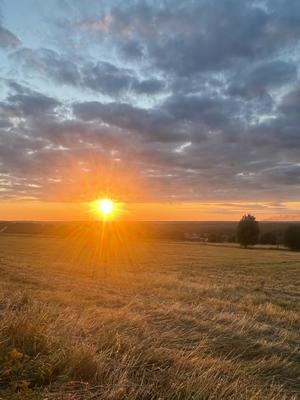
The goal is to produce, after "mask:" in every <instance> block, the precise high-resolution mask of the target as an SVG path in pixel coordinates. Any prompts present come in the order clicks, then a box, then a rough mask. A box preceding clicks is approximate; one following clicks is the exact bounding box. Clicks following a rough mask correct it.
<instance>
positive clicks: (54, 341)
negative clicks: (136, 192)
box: [0, 234, 300, 400]
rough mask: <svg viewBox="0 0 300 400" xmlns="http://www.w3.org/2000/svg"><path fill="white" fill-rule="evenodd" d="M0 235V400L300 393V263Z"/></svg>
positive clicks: (203, 250)
mask: <svg viewBox="0 0 300 400" xmlns="http://www.w3.org/2000/svg"><path fill="white" fill-rule="evenodd" d="M87 247H88V246H86V245H82V243H81V245H79V242H78V241H77V240H76V239H74V238H64V239H63V238H58V237H46V236H44V237H42V236H30V235H5V234H2V235H0V276H1V279H0V399H11V400H16V399H18V400H29V399H30V400H35V399H44V400H46V399H47V400H54V399H55V400H56V399H61V400H79V399H86V400H89V399H111V400H122V399H124V400H125V399H126V400H138V399H147V400H154V399H157V400H158V399H160V400H165V399H166V400H181V399H182V400H188V399H189V400H192V399H194V400H213V399H216V400H220V399H225V400H229V399H231V400H235V399H249V400H250V399H251V400H254V399H255V400H258V399H264V400H284V399H298V398H300V397H299V393H300V352H299V346H300V257H299V253H298V254H297V253H293V252H289V251H283V250H280V251H279V250H265V249H249V250H244V249H240V248H236V247H230V246H227V247H225V246H224V247H221V246H213V245H205V244H199V243H190V242H186V243H184V242H171V241H145V242H144V243H140V244H139V245H137V244H136V243H129V242H127V243H126V246H124V248H123V249H122V250H120V251H118V250H116V249H115V250H114V251H111V252H105V248H104V250H103V248H102V249H100V250H99V249H97V247H95V248H94V250H93V251H92V250H91V251H90V252H88V251H87V250H86V249H87Z"/></svg>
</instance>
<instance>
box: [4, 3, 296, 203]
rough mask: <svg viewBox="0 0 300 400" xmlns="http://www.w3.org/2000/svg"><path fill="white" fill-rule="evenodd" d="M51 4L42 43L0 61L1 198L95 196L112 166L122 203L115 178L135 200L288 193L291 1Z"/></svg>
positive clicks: (292, 166)
mask: <svg viewBox="0 0 300 400" xmlns="http://www.w3.org/2000/svg"><path fill="white" fill-rule="evenodd" d="M68 4H69V5H68ZM59 10H60V9H59V8H58V9H57V10H56V11H57V13H58V14H59ZM61 12H62V14H61V18H60V19H59V20H54V19H53V16H49V20H48V25H47V27H48V30H47V33H46V34H45V37H46V39H45V38H43V37H41V38H39V40H38V41H37V40H36V41H34V40H33V39H32V42H31V47H30V46H29V44H30V40H28V43H26V44H27V45H28V47H19V48H17V49H15V51H14V52H13V53H11V52H10V53H9V55H8V56H7V59H6V63H7V65H8V68H7V70H6V75H5V76H3V82H4V83H5V82H6V83H5V84H6V87H5V90H3V94H2V97H1V100H0V162H1V164H0V166H1V171H3V173H5V174H7V177H6V178H5V179H6V180H7V179H8V180H9V181H10V182H11V186H10V189H9V192H6V193H7V195H8V193H10V194H9V195H11V196H12V195H14V196H21V195H25V194H26V195H28V196H34V197H36V198H51V199H55V196H56V195H55V193H57V196H58V194H59V196H63V193H66V192H69V197H70V198H71V197H72V196H73V198H76V199H80V198H82V196H83V197H84V195H85V193H80V191H82V187H83V183H82V182H89V184H90V185H91V187H94V188H95V187H96V188H97V190H99V191H101V190H102V189H103V187H104V186H105V184H106V183H105V182H107V181H108V180H109V173H108V172H109V171H111V170H114V171H115V170H116V171H118V172H117V175H118V179H117V177H114V179H116V180H117V182H118V186H120V187H121V186H122V187H124V191H123V194H122V195H123V196H124V199H126V186H128V185H129V184H128V180H129V179H126V175H127V176H130V179H131V181H134V182H138V184H136V185H135V188H134V191H135V192H136V193H138V195H137V196H136V198H139V199H143V200H147V199H148V200H149V199H151V200H152V199H155V200H164V201H165V200H170V199H173V200H178V201H179V200H180V201H187V200H189V201H214V202H223V201H224V202H227V201H231V202H232V201H233V200H234V201H238V200H245V199H246V200H249V201H258V200H261V201H265V200H268V201H271V200H272V201H277V202H281V201H283V200H290V201H292V200H295V199H297V198H299V193H300V187H299V184H300V182H299V179H298V176H299V162H300V160H299V148H300V134H299V126H300V117H299V115H300V109H299V104H300V89H299V87H300V85H299V80H298V65H299V60H300V57H299V51H298V50H299V44H300V28H299V26H300V3H299V2H298V1H295V0H291V1H290V2H289V6H288V7H287V6H286V2H285V1H283V0H272V1H271V0H264V1H254V0H253V1H252V0H246V1H240V0H226V1H225V0H199V1H192V0H187V1H185V2H179V1H175V0H163V1H161V2H160V3H159V4H158V3H157V2H155V1H147V2H145V1H139V0H134V1H133V0H128V1H126V2H121V3H120V2H118V1H114V0H111V1H106V0H104V1H103V2H101V4H98V2H91V4H90V6H89V7H84V6H83V5H82V2H79V1H76V2H72V4H71V2H69V3H65V6H64V9H63V11H61ZM27 29H28V27H27ZM27 33H28V32H27ZM28 37H30V35H28ZM57 37H59V38H60V40H59V41H57V40H52V39H53V38H55V39H56V38H57ZM32 43H34V45H32ZM3 70H4V69H3ZM11 71H14V77H15V80H11V79H7V77H8V76H10V73H11ZM122 182H123V183H122ZM125 182H126V184H125ZM30 184H32V185H38V187H36V186H30ZM5 185H6V186H5V187H6V189H8V185H7V183H6V184H5ZM64 186H65V188H67V190H63V187H64ZM0 187H1V186H0ZM138 187H139V188H143V190H141V189H140V190H138ZM116 191H117V190H116ZM86 195H87V197H91V196H92V190H91V191H90V192H88V193H87V194H86ZM127 195H128V196H129V195H130V194H129V189H128V190H127ZM64 196H66V194H64Z"/></svg>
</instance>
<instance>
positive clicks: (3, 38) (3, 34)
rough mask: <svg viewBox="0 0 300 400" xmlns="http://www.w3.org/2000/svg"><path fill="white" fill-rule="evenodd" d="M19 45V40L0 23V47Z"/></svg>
mask: <svg viewBox="0 0 300 400" xmlns="http://www.w3.org/2000/svg"><path fill="white" fill-rule="evenodd" d="M20 45H21V40H20V39H19V38H18V37H17V36H16V35H15V34H13V33H12V32H10V31H9V30H8V29H6V28H4V27H3V26H1V24H0V47H3V48H13V47H18V46H20Z"/></svg>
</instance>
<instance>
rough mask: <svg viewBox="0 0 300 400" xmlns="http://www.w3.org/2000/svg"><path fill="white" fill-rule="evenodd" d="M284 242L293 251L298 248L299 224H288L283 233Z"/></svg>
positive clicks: (299, 244) (299, 242)
mask: <svg viewBox="0 0 300 400" xmlns="http://www.w3.org/2000/svg"><path fill="white" fill-rule="evenodd" d="M284 244H285V245H286V246H287V247H288V248H289V249H290V250H293V251H299V250H300V225H290V226H288V227H287V229H286V231H285V234H284Z"/></svg>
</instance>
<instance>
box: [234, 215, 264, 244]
mask: <svg viewBox="0 0 300 400" xmlns="http://www.w3.org/2000/svg"><path fill="white" fill-rule="evenodd" d="M258 237H259V226H258V222H257V221H256V219H255V217H254V216H253V215H250V214H248V215H244V216H243V217H242V219H241V220H240V222H239V224H238V227H237V241H238V242H239V243H240V245H241V246H243V247H245V249H246V248H247V247H248V246H254V245H255V244H256V243H257V242H258Z"/></svg>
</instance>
